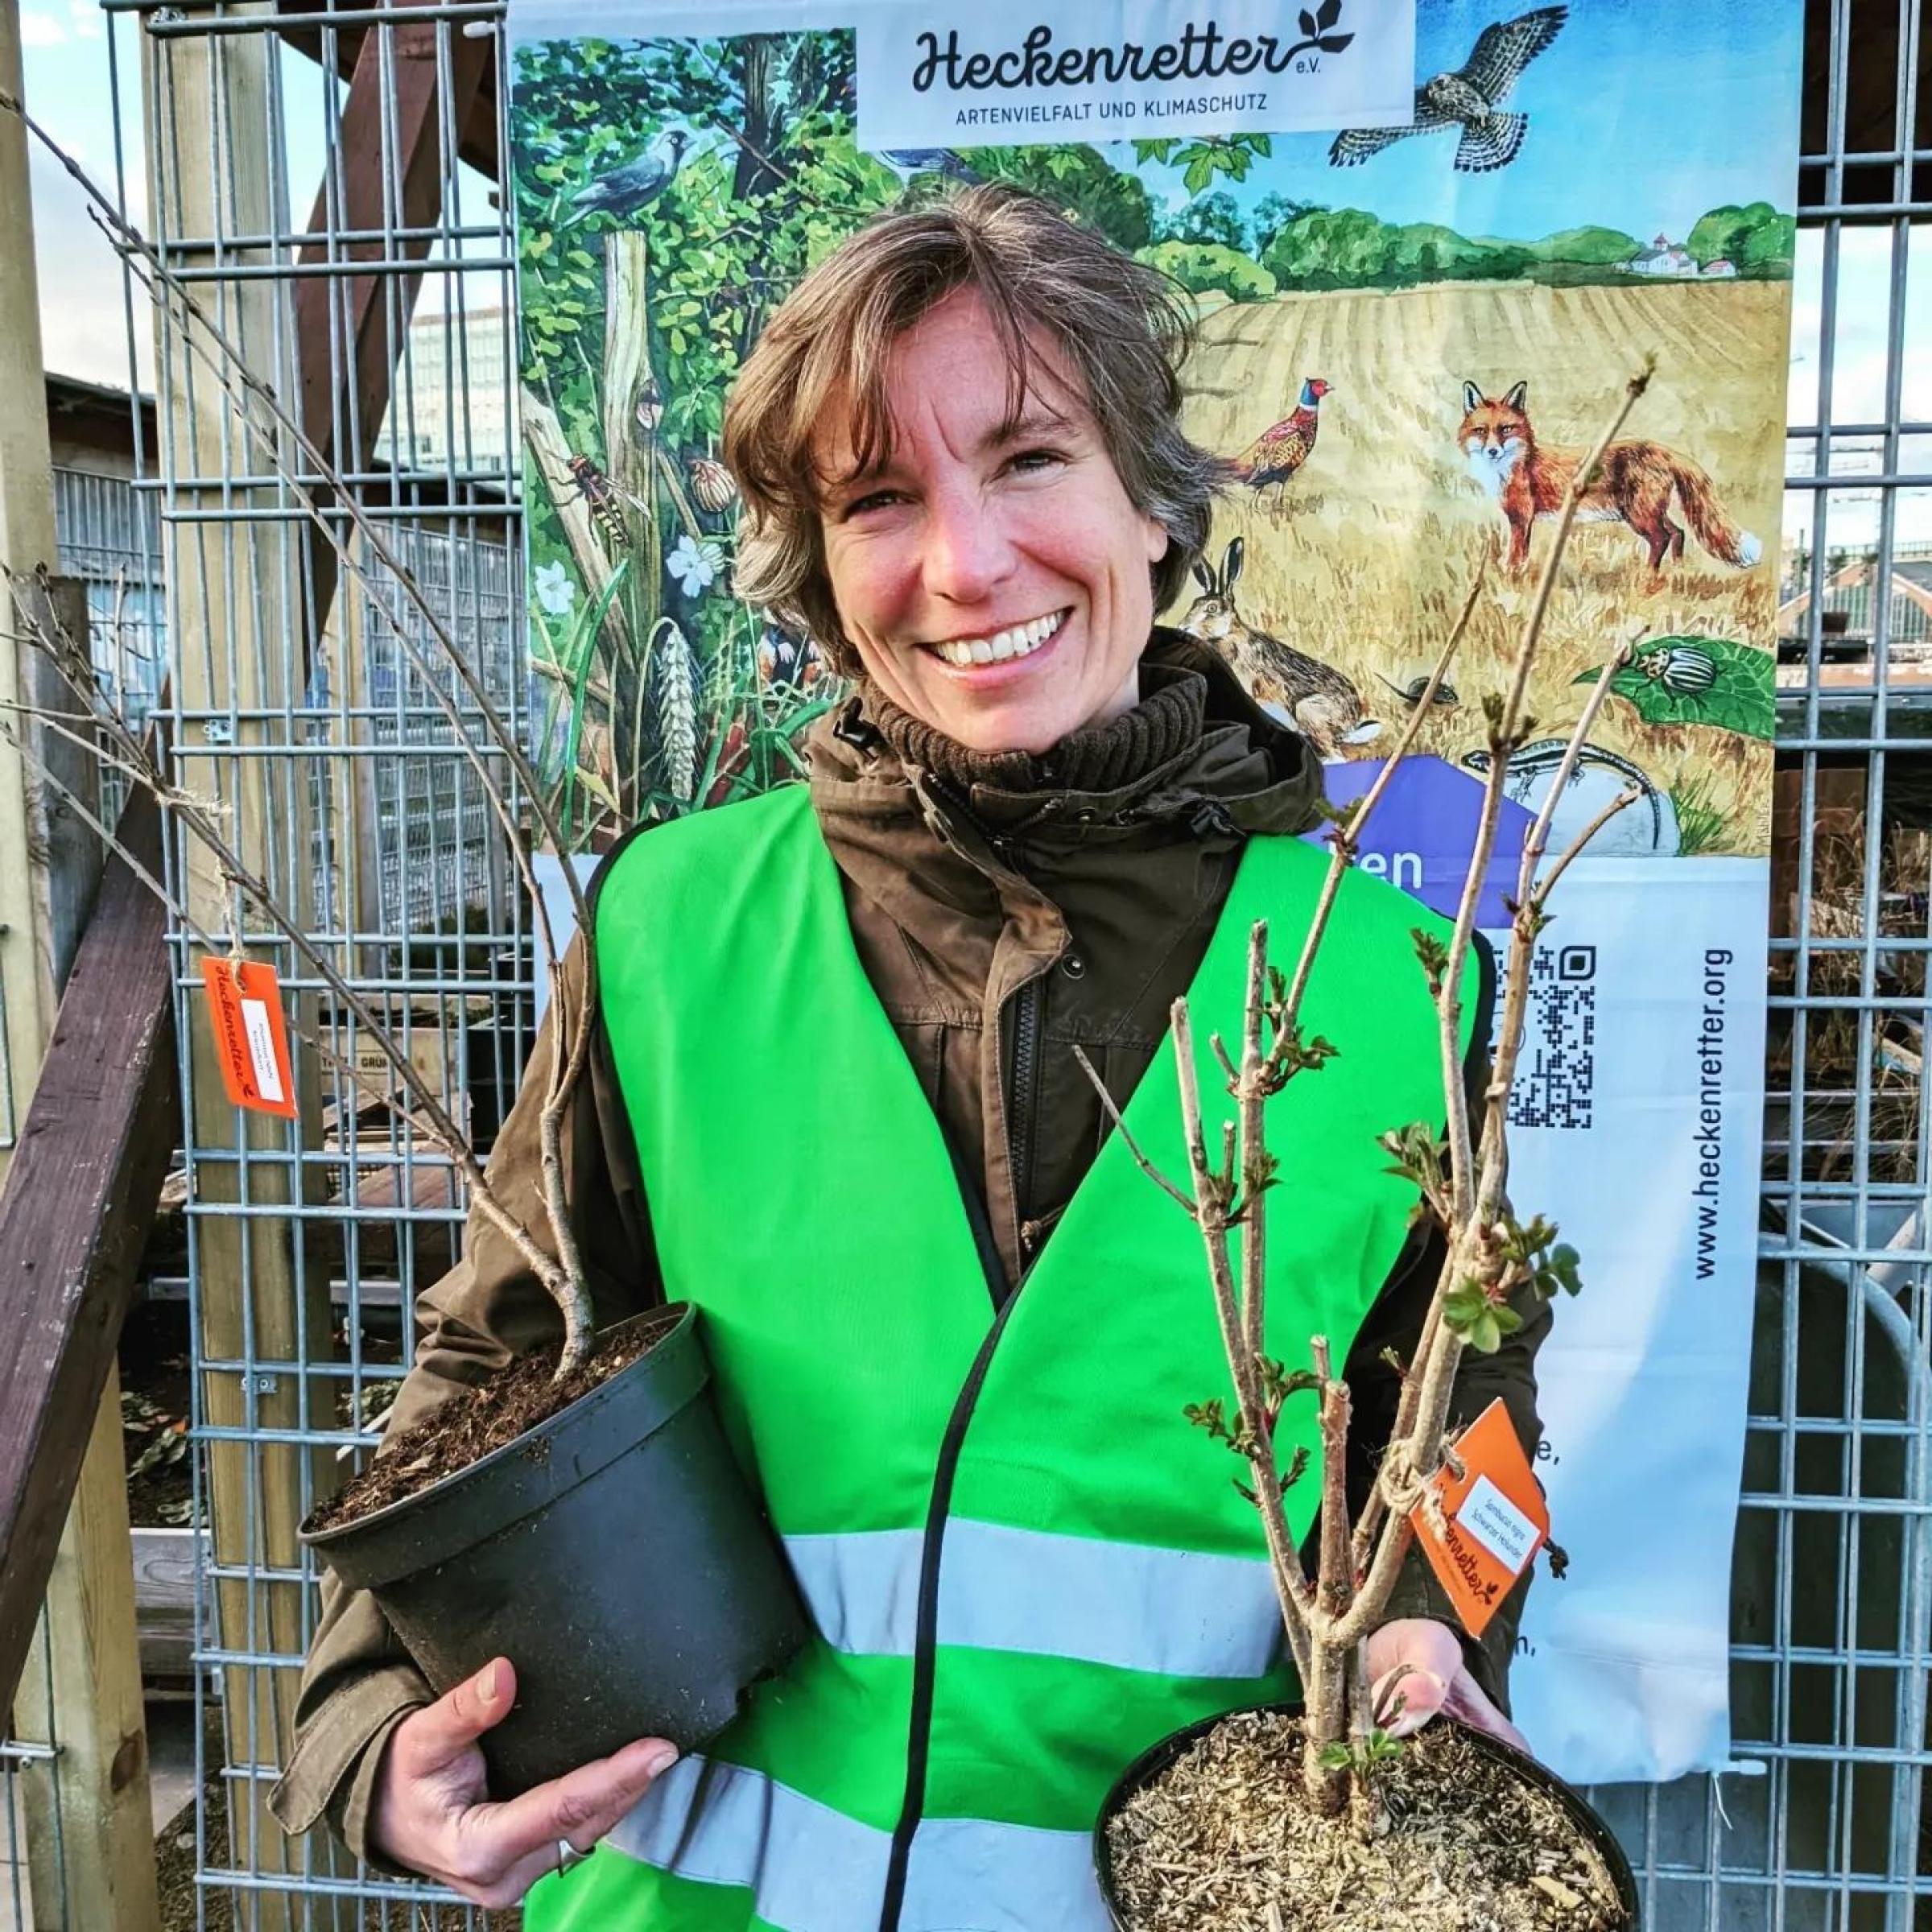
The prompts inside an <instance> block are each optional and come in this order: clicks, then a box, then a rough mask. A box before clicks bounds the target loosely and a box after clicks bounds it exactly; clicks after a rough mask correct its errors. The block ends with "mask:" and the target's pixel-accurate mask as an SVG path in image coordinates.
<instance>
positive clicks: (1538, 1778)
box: [1093, 1703, 1643, 1932]
mask: <svg viewBox="0 0 1932 1932" xmlns="http://www.w3.org/2000/svg"><path fill="white" fill-rule="evenodd" d="M1257 1708H1260V1709H1262V1710H1265V1711H1268V1712H1269V1713H1270V1714H1278V1715H1282V1716H1286V1717H1299V1716H1300V1715H1301V1714H1302V1707H1301V1706H1300V1705H1299V1704H1298V1703H1283V1704H1269V1705H1265V1706H1261V1707H1257ZM1236 1715H1240V1713H1238V1712H1236V1711H1224V1712H1223V1713H1222V1714H1221V1715H1220V1716H1219V1717H1208V1718H1203V1719H1201V1721H1200V1722H1199V1724H1190V1725H1188V1726H1187V1728H1186V1729H1185V1730H1181V1731H1176V1732H1174V1733H1173V1734H1172V1735H1171V1736H1167V1737H1164V1738H1162V1740H1161V1741H1160V1742H1159V1743H1158V1744H1154V1745H1153V1746H1151V1747H1150V1748H1148V1749H1147V1750H1146V1751H1143V1752H1141V1755H1140V1756H1139V1757H1137V1758H1136V1759H1135V1760H1134V1761H1133V1763H1132V1764H1130V1765H1129V1766H1128V1767H1127V1769H1125V1771H1123V1772H1122V1773H1121V1775H1120V1777H1118V1778H1117V1779H1116V1780H1115V1781H1114V1785H1113V1790H1110V1791H1109V1792H1108V1794H1107V1799H1106V1802H1105V1803H1104V1804H1103V1805H1102V1806H1100V1817H1099V1818H1098V1819H1097V1820H1096V1823H1095V1825H1094V1827H1093V1862H1094V1868H1095V1870H1096V1872H1097V1874H1098V1875H1099V1878H1100V1896H1101V1897H1102V1898H1103V1899H1104V1901H1106V1905H1107V1913H1108V1918H1110V1919H1112V1921H1113V1924H1114V1926H1116V1928H1117V1932H1136V1928H1135V1926H1133V1922H1131V1921H1130V1920H1129V1919H1128V1918H1126V1917H1125V1914H1124V1913H1123V1909H1122V1907H1121V1901H1120V1896H1119V1890H1118V1887H1117V1885H1116V1883H1115V1879H1114V1870H1113V1846H1112V1843H1111V1841H1110V1839H1109V1838H1108V1824H1109V1823H1111V1822H1112V1820H1113V1817H1114V1815H1115V1814H1116V1813H1117V1812H1118V1811H1119V1810H1120V1809H1121V1806H1123V1805H1124V1804H1125V1803H1126V1802H1127V1801H1128V1799H1129V1798H1131V1797H1132V1796H1133V1794H1134V1793H1135V1792H1137V1791H1138V1790H1140V1789H1141V1787H1142V1786H1143V1785H1146V1784H1149V1783H1150V1782H1151V1781H1153V1780H1154V1779H1155V1778H1157V1777H1159V1776H1160V1775H1161V1773H1162V1772H1163V1771H1165V1770H1166V1769H1167V1768H1168V1766H1169V1765H1171V1764H1172V1763H1173V1762H1174V1760H1175V1759H1176V1758H1178V1757H1179V1756H1180V1755H1181V1754H1182V1752H1184V1751H1186V1750H1187V1749H1188V1748H1190V1747H1191V1746H1192V1745H1193V1744H1195V1741H1196V1740H1198V1739H1200V1738H1203V1737H1205V1736H1207V1735H1208V1732H1211V1731H1212V1730H1213V1729H1214V1728H1216V1725H1219V1724H1224V1723H1225V1722H1226V1721H1227V1720H1228V1718H1229V1717H1232V1716H1236ZM1437 1722H1438V1723H1441V1724H1455V1719H1453V1718H1441V1719H1438V1720H1437ZM1456 1728H1457V1729H1458V1730H1459V1732H1461V1733H1462V1736H1463V1738H1464V1739H1465V1740H1467V1742H1468V1744H1470V1746H1471V1747H1472V1748H1473V1749H1475V1750H1476V1751H1477V1752H1480V1753H1481V1755H1482V1756H1484V1757H1487V1758H1489V1759H1492V1761H1494V1762H1496V1763H1497V1764H1499V1765H1504V1766H1505V1767H1507V1769H1508V1770H1509V1773H1510V1774H1511V1775H1512V1776H1513V1777H1516V1778H1518V1779H1520V1780H1521V1782H1522V1783H1523V1784H1525V1785H1528V1786H1530V1787H1532V1788H1534V1790H1538V1791H1540V1792H1542V1793H1543V1794H1545V1795H1546V1797H1548V1798H1551V1799H1552V1800H1554V1802H1555V1803H1556V1805H1557V1806H1558V1807H1559V1809H1561V1810H1563V1812H1564V1813H1565V1814H1567V1816H1568V1818H1570V1820H1571V1823H1573V1824H1574V1825H1575V1827H1576V1828H1577V1830H1578V1831H1579V1833H1580V1834H1581V1835H1582V1836H1583V1839H1585V1841H1586V1842H1587V1843H1588V1844H1589V1846H1590V1847H1591V1850H1592V1851H1594V1852H1596V1855H1597V1856H1598V1857H1599V1858H1600V1859H1601V1860H1603V1862H1604V1868H1605V1869H1606V1870H1607V1871H1608V1873H1609V1876H1610V1882H1611V1884H1612V1887H1613V1888H1614V1889H1615V1890H1616V1897H1617V1903H1618V1905H1620V1907H1621V1909H1622V1910H1623V1913H1624V1922H1623V1925H1622V1926H1621V1927H1620V1929H1619V1932H1642V1924H1643V1921H1642V1918H1641V1913H1640V1912H1639V1910H1638V1907H1637V1880H1636V1878H1635V1876H1633V1873H1632V1872H1631V1870H1630V1861H1629V1859H1627V1858H1626V1857H1625V1856H1624V1848H1623V1847H1622V1846H1621V1845H1620V1844H1619V1843H1617V1842H1616V1836H1615V1835H1614V1834H1613V1833H1612V1831H1611V1829H1610V1827H1608V1825H1606V1824H1605V1823H1604V1821H1603V1820H1602V1819H1601V1818H1599V1817H1598V1816H1597V1814H1596V1812H1595V1810H1592V1809H1591V1806H1590V1805H1589V1803H1588V1802H1587V1800H1586V1799H1585V1798H1583V1795H1582V1794H1580V1793H1579V1792H1578V1791H1576V1790H1574V1789H1573V1788H1572V1787H1571V1786H1570V1785H1567V1784H1565V1783H1564V1782H1563V1780H1562V1779H1561V1778H1560V1777H1558V1776H1557V1775H1556V1773H1554V1771H1552V1770H1550V1769H1548V1767H1547V1766H1546V1765H1539V1764H1538V1762H1537V1761H1536V1760H1535V1759H1534V1758H1533V1757H1525V1755H1524V1754H1523V1753H1522V1752H1521V1751H1518V1750H1516V1749H1514V1748H1512V1747H1511V1746H1510V1745H1508V1744H1504V1743H1502V1742H1501V1740H1498V1739H1496V1738H1493V1737H1491V1736H1488V1733H1487V1732H1481V1731H1477V1730H1474V1729H1472V1728H1470V1727H1469V1726H1468V1725H1466V1724H1457V1725H1456Z"/></svg>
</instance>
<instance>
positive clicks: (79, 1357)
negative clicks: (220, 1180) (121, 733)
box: [0, 793, 175, 1685]
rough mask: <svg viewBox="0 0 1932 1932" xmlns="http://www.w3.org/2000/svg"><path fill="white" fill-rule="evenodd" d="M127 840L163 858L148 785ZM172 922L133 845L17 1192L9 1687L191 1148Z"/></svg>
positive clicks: (79, 984)
mask: <svg viewBox="0 0 1932 1932" xmlns="http://www.w3.org/2000/svg"><path fill="white" fill-rule="evenodd" d="M122 840H123V842H124V843H125V844H126V845H127V846H128V848H129V849H130V851H132V852H135V853H136V854H137V855H138V856H140V857H142V858H143V861H144V862H147V863H150V864H158V863H159V856H160V848H161V839H160V830H159V821H158V816H157V813H156V811H155V805H154V803H153V801H152V799H151V798H149V797H148V796H147V794H145V793H139V794H137V795H136V796H135V797H134V799H132V800H130V803H129V805H128V808H127V811H126V812H125V813H124V814H123V815H122ZM168 982H169V973H168V963H167V910H166V909H165V908H164V907H163V906H162V904H161V902H160V901H159V899H157V898H155V896H154V894H152V893H151V892H150V891H149V890H148V889H147V887H146V886H143V885H142V884H141V882H140V881H138V879H136V878H135V877H134V874H133V873H131V872H130V871H129V870H128V869H127V867H126V865H125V864H124V863H123V862H122V861H120V860H118V859H116V860H115V861H114V862H113V864H112V865H109V868H108V871H107V876H106V877H105V879H104V880H103V881H102V883H101V896H100V900H99V902H98V904H97V906H96V908H95V913H94V917H93V921H92V923H90V924H89V927H88V929H87V932H86V935H85V937H84V938H83V939H82V940H81V947H80V950H79V952H78V953H77V954H76V956H75V960H74V968H73V972H72V976H71V977H70V979H69V980H68V988H67V996H66V997H65V998H64V999H63V1000H62V1001H61V1002H60V1013H59V1015H58V1017H57V1018H56V1021H55V1023H54V1037H53V1039H52V1042H51V1043H50V1045H49V1047H48V1048H47V1058H46V1060H45V1062H44V1063H43V1066H42V1067H41V1071H40V1081H39V1086H38V1087H37V1088H35V1092H34V1098H33V1104H32V1105H31V1107H30V1108H29V1109H28V1112H27V1121H26V1124H25V1125H24V1127H23V1129H22V1133H21V1136H20V1145H19V1150H18V1151H17V1152H16V1153H15V1154H14V1165H13V1170H12V1172H11V1173H10V1174H9V1175H8V1176H7V1182H6V1188H5V1190H4V1191H0V1298H4V1304H5V1319H4V1320H0V1683H6V1684H9V1685H10V1684H12V1683H14V1682H15V1681H16V1680H17V1679H18V1678H19V1674H20V1670H21V1666H22V1665H23V1663H24V1662H25V1661H26V1657H27V1645H28V1641H29V1639H30V1638H31V1636H32V1634H33V1628H34V1624H35V1620H36V1619H37V1618H38V1616H39V1611H40V1597H41V1592H42V1591H43V1589H44V1588H45V1587H46V1584H47V1576H48V1574H49V1573H50V1571H52V1567H53V1560H54V1547H55V1545H56V1542H58V1541H59V1538H60V1525H61V1523H62V1522H63V1521H64V1520H65V1518H66V1515H67V1507H68V1498H69V1496H71V1494H72V1491H73V1487H74V1482H75V1479H76V1476H78V1475H79V1473H80V1468H81V1456H82V1455H83V1453H84V1452H85V1450H86V1447H87V1443H88V1438H89V1432H90V1430H91V1429H92V1427H93V1419H94V1411H95V1410H96V1408H97V1406H98V1405H99V1402H100V1397H101V1390H102V1389H103V1388H104V1387H105V1385H106V1382H107V1377H108V1372H109V1369H110V1368H111V1366H112V1365H113V1363H114V1348H115V1345H116V1344H117V1343H118V1341H119V1340H120V1336H121V1323H122V1316H123V1315H125V1314H126V1310H127V1304H128V1301H129V1298H130V1295H131V1294H132V1292H133V1288H134V1272H135V1269H136V1266H137V1265H138V1262H139V1261H140V1258H141V1250H142V1247H143V1246H144V1245H146V1242H147V1231H148V1228H149V1226H150V1225H151V1223H152V1221H153V1220H154V1212H155V1202H156V1201H157V1200H158V1199H159V1198H160V1193H161V1182H162V1179H163V1176H164V1175H165V1174H166V1173H167V1165H168V1158H169V1153H170V1150H171V1148H172V1147H173V1146H174V1144H175V1105H174V1099H175V1079H174V1075H175V1068H174V1058H173V1041H174V1021H173V992H172V989H171V986H170V985H169V983H168ZM115 1419H116V1422H117V1427H118V1420H119V1418H118V1416H117V1418H115Z"/></svg>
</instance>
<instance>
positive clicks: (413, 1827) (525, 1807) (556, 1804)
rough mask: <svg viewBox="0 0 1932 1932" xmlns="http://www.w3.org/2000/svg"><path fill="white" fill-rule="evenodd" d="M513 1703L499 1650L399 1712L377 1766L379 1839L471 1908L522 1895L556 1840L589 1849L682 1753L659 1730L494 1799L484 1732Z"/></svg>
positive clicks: (554, 1853)
mask: <svg viewBox="0 0 1932 1932" xmlns="http://www.w3.org/2000/svg"><path fill="white" fill-rule="evenodd" d="M516 1701H517V1674H516V1672H515V1671H514V1670H513V1669H512V1668H511V1666H510V1659H509V1658H508V1657H497V1658H495V1659H494V1660H493V1662H489V1663H487V1664H485V1666H483V1668H482V1669H481V1670H479V1671H478V1672H477V1674H476V1675H475V1676H474V1677H473V1678H469V1681H468V1682H464V1683H460V1684H458V1685H457V1686H456V1689H455V1690H453V1691H451V1692H450V1693H449V1694H448V1695H447V1696H445V1697H441V1698H439V1699H437V1700H436V1703H433V1704H428V1705H426V1706H424V1707H423V1709H422V1710H420V1711H411V1713H410V1714H409V1715H408V1716H407V1717H406V1718H404V1719H403V1721H402V1723H400V1724H398V1725H397V1726H396V1728H395V1729H394V1731H392V1732H390V1735H389V1741H388V1743H387V1744H386V1745H385V1746H384V1748H383V1752H382V1763H381V1765H379V1766H378V1768H377V1772H376V1789H375V1795H374V1803H373V1806H372V1815H371V1818H370V1821H369V1837H370V1839H371V1841H372V1842H373V1843H374V1845H375V1847H376V1848H377V1849H378V1851H379V1852H382V1855H383V1856H385V1857H386V1858H388V1859H390V1860H393V1861H394V1863H395V1864H398V1865H406V1866H407V1867H408V1868H409V1869H410V1870H411V1871H412V1872H422V1873H423V1875H424V1876H426V1877H429V1878H433V1879H436V1880H440V1882H441V1883H442V1884H444V1885H448V1886H449V1887H450V1888H451V1889H452V1890H455V1891H457V1892H460V1893H462V1895H463V1896H464V1897H465V1898H467V1899H468V1900H469V1901H470V1902H471V1903H472V1904H473V1905H485V1906H502V1905H514V1904H516V1903H517V1901H518V1900H519V1899H520V1898H522V1896H523V1894H524V1893H526V1892H527V1891H528V1890H529V1889H530V1887H531V1886H532V1885H535V1883H536V1882H537V1880H539V1879H540V1878H547V1877H548V1876H549V1875H550V1874H551V1872H555V1871H557V1870H558V1869H559V1867H560V1864H561V1862H562V1860H561V1855H560V1853H559V1849H558V1847H559V1842H560V1841H565V1840H567V1841H568V1843H569V1844H570V1845H571V1847H572V1849H573V1850H576V1851H578V1852H588V1851H589V1849H590V1847H592V1845H593V1844H594V1843H596V1842H597V1839H600V1838H601V1837H602V1836H603V1835H604V1834H605V1832H606V1831H609V1829H610V1828H611V1827H612V1826H613V1825H614V1824H616V1823H617V1821H618V1819H619V1818H622V1817H623V1816H624V1814H625V1812H627V1811H628V1810H630V1808H631V1806H633V1805H634V1804H635V1803H636V1802H638V1799H639V1798H642V1796H643V1795H644V1794H645V1793H646V1791H648V1790H650V1784H651V1781H652V1779H654V1778H655V1777H658V1776H659V1775H660V1774H661V1773H663V1772H664V1771H666V1770H667V1769H669V1768H670V1766H671V1765H672V1763H674V1762H675V1760H676V1757H677V1755H678V1752H677V1747H676V1746H675V1744H667V1743H666V1742H665V1740H663V1738H658V1737H647V1738H643V1739H641V1740H639V1741H638V1743H636V1744H626V1745H625V1747H624V1748H623V1749H622V1750H621V1751H620V1752H617V1754H616V1756H615V1757H606V1758H602V1759H600V1760H599V1761H597V1763H595V1764H589V1765H580V1766H579V1768H578V1769H576V1770H575V1771H572V1772H569V1773H566V1774H565V1775H564V1777H559V1778H555V1779H553V1780H552V1781H551V1782H550V1783H549V1784H547V1785H538V1786H537V1787H536V1788H535V1790H530V1791H526V1792H525V1793H523V1794H522V1796H521V1797H520V1798H511V1799H510V1801H509V1802H507V1803H505V1804H493V1803H492V1802H489V1798H487V1796H486V1794H485V1792H486V1787H485V1777H484V1767H483V1748H482V1746H481V1744H478V1743H477V1739H478V1738H480V1737H481V1736H482V1735H483V1733H484V1732H485V1731H487V1730H489V1729H490V1728H491V1727H492V1726H493V1725H496V1724H501V1723H502V1721H503V1719H505V1718H506V1717H507V1716H508V1715H510V1706H511V1705H513V1704H514V1703H515V1702H516Z"/></svg>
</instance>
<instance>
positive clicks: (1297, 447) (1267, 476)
mask: <svg viewBox="0 0 1932 1932" xmlns="http://www.w3.org/2000/svg"><path fill="white" fill-rule="evenodd" d="M1333 386H1334V385H1333V384H1332V383H1329V382H1323V380H1322V378H1320V377H1319V376H1310V377H1309V378H1307V380H1306V381H1305V382H1303V383H1302V398H1301V401H1300V402H1299V403H1298V404H1297V405H1296V407H1295V409H1294V413H1293V414H1292V415H1286V416H1284V417H1282V419H1281V421H1280V422H1278V423H1275V424H1274V425H1273V426H1272V427H1269V428H1267V429H1265V430H1263V431H1261V434H1260V435H1259V436H1257V437H1256V438H1255V440H1253V442H1252V443H1250V444H1249V445H1248V447H1247V448H1245V450H1243V451H1242V452H1241V454H1240V455H1239V456H1235V457H1233V458H1232V459H1231V460H1230V462H1229V465H1228V466H1229V468H1230V469H1232V470H1233V472H1234V473H1235V474H1236V476H1237V477H1240V478H1241V481H1242V482H1244V483H1245V484H1246V485H1248V487H1249V489H1252V490H1253V492H1254V493H1255V494H1256V495H1257V497H1259V496H1260V494H1261V492H1262V491H1263V490H1265V489H1269V487H1271V486H1274V488H1275V498H1274V507H1275V509H1276V510H1279V509H1280V507H1281V501H1282V495H1283V494H1284V490H1283V489H1282V487H1280V486H1282V485H1286V483H1287V482H1288V481H1289V479H1290V477H1293V476H1294V473H1296V471H1298V469H1300V468H1301V467H1302V464H1304V463H1306V462H1307V460H1308V459H1309V458H1310V457H1311V456H1313V455H1314V454H1315V436H1316V434H1317V432H1318V431H1319V429H1320V427H1321V407H1322V398H1323V396H1325V395H1327V394H1328V392H1329V390H1331V388H1333Z"/></svg>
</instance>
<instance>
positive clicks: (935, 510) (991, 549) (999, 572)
mask: <svg viewBox="0 0 1932 1932" xmlns="http://www.w3.org/2000/svg"><path fill="white" fill-rule="evenodd" d="M923 549H924V555H923V558H922V559H921V560H922V563H923V568H924V572H925V577H926V588H927V591H928V592H931V595H933V596H934V597H943V598H945V599H946V600H947V601H948V602H950V603H954V604H976V603H979V602H981V601H983V600H984V599H985V597H988V596H989V594H990V593H991V592H992V591H993V589H994V588H996V587H997V585H998V584H999V583H1000V582H1001V580H1002V579H1003V578H1004V577H1005V575H1006V573H1007V572H1009V570H1010V569H1011V568H1012V567H1013V544H1012V542H1011V540H1010V539H1009V538H1008V536H1007V535H1006V533H1005V530H1004V529H1003V527H1002V526H1001V522H1000V519H999V518H998V517H997V516H996V515H993V514H991V513H990V512H989V510H988V509H987V507H986V506H985V503H984V502H982V501H981V500H980V497H979V496H978V494H977V493H976V492H972V493H968V492H962V493H960V494H959V495H958V496H956V497H950V498H948V497H935V499H934V501H933V502H932V504H931V510H930V511H929V514H928V515H927V520H926V530H925V543H924V546H923Z"/></svg>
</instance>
